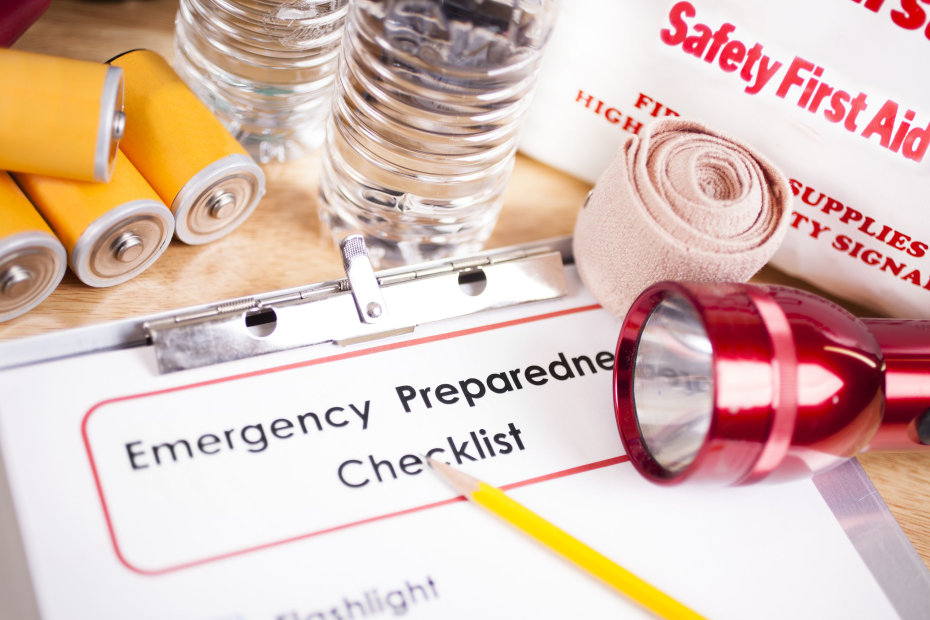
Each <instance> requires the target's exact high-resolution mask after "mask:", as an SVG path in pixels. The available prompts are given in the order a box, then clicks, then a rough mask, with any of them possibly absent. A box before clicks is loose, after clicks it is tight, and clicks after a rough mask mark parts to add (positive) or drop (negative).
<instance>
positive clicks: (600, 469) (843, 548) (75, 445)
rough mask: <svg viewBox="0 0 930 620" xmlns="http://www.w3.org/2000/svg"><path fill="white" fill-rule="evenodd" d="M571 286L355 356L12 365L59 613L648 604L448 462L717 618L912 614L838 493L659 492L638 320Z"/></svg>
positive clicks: (13, 466) (205, 614) (23, 467)
mask: <svg viewBox="0 0 930 620" xmlns="http://www.w3.org/2000/svg"><path fill="white" fill-rule="evenodd" d="M572 286H573V293H572V294H571V295H570V297H569V298H567V299H563V300H560V301H557V302H546V303H539V304H532V305H527V306H523V307H519V308H511V309H505V310H500V311H494V312H491V313H485V314H482V315H477V316H473V317H470V318H467V319H461V320H457V321H455V322H447V323H443V324H436V325H432V326H427V327H426V328H421V329H418V331H417V333H416V334H415V335H413V336H411V337H408V338H405V339H394V340H391V341H386V342H379V343H376V344H371V343H369V344H368V345H359V346H356V347H353V348H348V349H343V348H339V347H336V346H322V347H315V348H310V349H305V350H298V351H291V352H288V353H284V354H276V355H271V356H265V357H261V358H254V359H251V360H244V361H241V362H235V363H230V364H223V365H218V366H213V367H209V368H204V369H199V370H194V371H187V372H181V373H175V374H171V375H166V376H159V375H158V374H157V373H156V371H155V366H154V358H153V355H152V352H151V351H150V350H148V349H144V348H138V349H129V350H121V351H112V352H107V353H101V354H95V355H87V356H80V357H75V358H71V359H66V360H61V361H57V362H49V363H45V364H40V365H33V366H28V367H24V368H19V369H14V370H10V371H5V372H0V454H2V457H3V460H4V464H5V468H6V471H7V475H8V478H9V482H10V487H11V494H12V497H13V500H14V502H15V510H16V514H17V517H18V520H19V527H20V530H21V534H22V538H23V542H24V545H25V550H26V555H27V558H28V569H29V571H30V574H31V578H32V583H33V586H34V588H35V595H36V598H37V600H38V605H39V608H40V610H41V612H42V615H43V616H44V617H47V618H127V617H132V618H198V619H226V618H230V619H231V618H268V619H280V620H322V619H333V620H336V619H342V618H345V619H349V618H351V619H353V620H357V619H360V618H364V619H366V620H367V619H377V618H391V617H395V616H409V617H419V618H476V617H488V618H497V617H506V616H517V617H533V618H565V617H573V618H574V617H594V618H599V617H605V618H606V617H610V618H635V617H640V616H642V615H643V612H642V611H641V610H640V609H639V608H638V607H636V606H635V605H633V604H631V603H630V602H629V601H627V600H625V599H624V598H623V597H622V596H620V595H618V594H617V593H616V592H614V591H613V590H610V589H608V588H607V587H604V586H602V585H601V584H600V583H598V582H596V581H595V580H593V579H592V578H591V577H589V576H588V575H587V574H585V573H583V572H581V571H579V570H578V569H576V568H575V567H574V566H571V565H569V564H567V563H566V562H564V561H563V560H562V559H561V558H558V557H556V556H554V555H553V554H551V553H550V552H549V551H547V550H546V549H544V548H541V547H540V546H538V545H537V544H536V543H534V542H532V541H530V540H528V539H526V538H525V537H524V536H523V535H522V534H520V533H519V532H517V531H515V530H514V529H512V528H511V527H510V526H508V525H506V524H503V523H501V522H499V521H498V520H497V519H496V518H494V517H493V516H491V515H489V514H487V513H485V512H484V511H482V510H481V509H479V508H477V507H475V506H472V505H469V504H467V503H465V502H464V501H457V500H456V499H455V498H454V497H453V494H452V493H451V492H450V490H449V489H448V488H447V487H446V486H444V485H443V484H442V483H441V482H440V481H439V480H438V479H436V478H435V477H434V476H433V475H432V474H431V473H430V472H428V471H422V467H421V466H419V465H418V464H417V463H416V459H417V455H419V454H424V453H426V452H428V451H430V450H431V449H434V448H442V449H443V450H444V452H434V453H433V455H434V456H437V457H439V458H444V459H445V460H447V461H449V462H451V463H452V464H454V465H456V466H457V467H461V468H462V469H463V470H464V471H467V472H469V473H471V474H473V475H475V476H478V477H480V478H483V479H484V480H486V481H487V482H489V483H491V484H495V485H501V486H504V485H514V484H515V483H523V482H525V484H518V485H517V486H515V487H513V488H510V489H509V491H508V492H509V493H511V494H512V496H513V497H514V498H515V499H517V500H518V501H520V502H522V503H524V504H526V505H527V506H528V507H529V508H531V509H532V510H535V511H536V512H538V513H540V514H541V515H543V516H544V517H546V518H547V519H549V520H551V521H553V522H554V523H556V524H557V525H559V526H561V527H563V528H565V529H566V530H568V531H569V532H571V533H573V534H574V535H575V536H577V537H578V538H580V539H582V540H584V541H585V542H587V543H589V544H591V545H592V546H593V547H595V548H597V549H598V550H600V551H601V552H602V553H605V554H606V555H608V556H610V557H611V558H613V559H614V560H616V561H617V562H618V563H620V564H621V565H623V566H625V567H626V568H628V569H629V570H631V571H633V572H634V573H636V574H638V575H639V576H640V577H642V578H644V579H646V580H648V581H650V582H652V583H653V584H654V585H656V586H657V587H659V588H660V589H662V590H664V591H666V592H668V593H669V594H671V595H672V596H674V597H676V598H678V599H679V600H681V601H682V602H684V603H685V604H686V605H688V606H690V607H692V608H694V609H695V610H697V611H699V612H701V613H703V614H705V615H707V616H709V617H713V618H733V619H744V618H750V617H751V618H818V619H819V618H828V617H832V618H846V619H849V618H870V619H871V618H887V617H894V615H895V612H894V609H893V607H892V606H891V604H890V603H889V601H888V600H887V598H886V596H885V595H884V594H883V592H882V590H881V588H880V587H879V586H878V584H877V583H876V581H875V580H874V579H873V577H872V575H871V573H870V572H869V569H868V567H867V566H866V565H865V564H864V563H863V561H862V560H861V558H860V556H859V555H858V554H857V552H856V550H855V548H854V547H853V545H852V544H851V543H850V541H849V538H848V537H847V535H846V533H845V532H844V530H843V528H842V527H841V525H840V524H839V523H838V522H837V519H836V518H835V517H834V515H833V513H832V512H831V511H830V509H829V508H828V507H827V505H826V503H825V502H824V500H823V499H822V497H821V495H820V493H819V492H818V490H817V488H816V487H815V486H814V484H812V483H810V482H807V481H803V482H798V483H792V484H782V485H766V486H756V487H752V488H745V489H713V488H706V487H699V488H661V487H657V486H654V485H651V484H650V483H647V482H645V481H643V480H642V479H640V478H639V476H638V474H636V472H635V471H634V469H633V468H632V466H631V465H630V464H629V463H628V462H626V460H625V457H624V456H623V451H622V446H621V443H620V440H619V437H618V435H617V431H616V427H615V424H614V417H613V408H612V404H611V372H610V367H611V366H612V353H613V348H614V345H615V341H616V335H617V330H618V323H617V321H616V320H615V319H613V318H612V317H611V316H609V315H608V313H606V312H604V311H603V310H600V309H598V308H596V307H592V306H591V304H592V300H591V299H590V298H589V297H588V296H587V294H586V293H585V292H583V291H581V290H579V288H578V284H577V282H576V281H573V285H572ZM581 356H585V357H587V358H588V359H589V360H591V364H590V365H589V364H588V363H587V362H584V361H579V362H578V364H579V365H580V366H576V365H575V363H574V362H573V361H572V360H573V359H574V358H579V357H581ZM563 359H564V360H565V364H563V363H562V360H563ZM533 366H538V367H539V368H540V369H542V370H541V371H538V370H534V369H532V368H531V367H533ZM579 367H580V368H581V369H583V371H584V372H583V373H582V372H581V371H580V370H579ZM527 369H530V370H529V371H528V370H527ZM543 379H545V382H543ZM534 382H535V384H534ZM479 385H480V386H481V387H483V388H484V394H483V395H482V396H480V397H477V396H476V395H477V394H478V393H479V392H480V391H481V389H480V388H479ZM442 386H448V387H442ZM408 388H409V389H408ZM427 389H429V391H428V392H425V390H427ZM421 390H423V392H421ZM466 392H467V393H469V394H471V395H472V396H470V397H469V396H466ZM411 394H413V395H415V396H411ZM424 394H426V396H427V397H428V398H429V405H427V402H426V400H425V399H424ZM402 396H404V397H405V398H406V401H405V398H402ZM443 401H444V402H443ZM405 402H406V408H409V409H410V411H409V412H408V411H406V410H405V409H406V408H405ZM353 407H354V409H353ZM310 413H312V414H315V416H316V418H314V416H312V415H308V414H310ZM316 419H319V426H318V425H317V423H316ZM262 437H264V440H262ZM182 440H183V441H182ZM184 442H186V444H185V443H184ZM476 443H477V444H478V445H479V446H481V450H480V451H479V450H478V449H477V448H476V445H475V444H476ZM167 444H173V449H174V453H173V455H172V452H171V449H169V447H167ZM188 447H189V448H190V450H188ZM492 453H493V455H492ZM471 459H474V460H471ZM381 462H389V463H390V464H391V468H393V472H394V474H393V475H392V473H391V471H390V469H391V468H389V467H388V466H387V465H385V464H381V465H379V466H377V469H376V468H375V466H374V465H373V463H381ZM340 468H341V469H340ZM340 471H341V477H340ZM379 474H380V476H381V478H382V480H380V481H379V480H378V475H379ZM353 485H354V486H353ZM0 502H2V499H0ZM0 510H9V506H3V505H0ZM5 561H6V562H8V563H9V562H12V561H13V560H12V559H10V558H7V559H6V560H5ZM6 568H7V569H9V568H10V567H9V566H7V567H6ZM14 569H15V567H14ZM20 570H25V567H21V568H20ZM26 595H27V593H23V596H26ZM645 617H648V616H645Z"/></svg>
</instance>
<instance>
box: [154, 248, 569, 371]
mask: <svg viewBox="0 0 930 620" xmlns="http://www.w3.org/2000/svg"><path fill="white" fill-rule="evenodd" d="M353 260H357V257H355V258H353ZM397 275H398V274H388V275H387V276H386V277H384V278H379V279H378V283H377V285H376V284H375V282H370V283H369V282H368V280H366V279H364V278H362V279H358V278H354V281H351V280H353V277H352V274H350V280H344V281H340V282H339V283H338V285H330V286H328V287H324V288H315V289H313V290H311V291H308V292H307V295H306V296H304V295H303V294H301V295H298V296H294V295H293V294H291V295H289V296H287V298H274V297H270V298H262V299H261V300H259V299H255V298H247V299H245V300H240V302H233V303H231V304H226V305H224V306H222V307H219V306H217V307H214V308H213V309H207V310H199V311H198V312H195V313H192V314H187V315H178V316H173V317H170V318H167V319H160V320H155V321H148V322H146V323H145V324H144V326H143V327H144V329H145V332H146V334H147V336H148V338H149V340H150V341H151V343H152V345H153V346H154V349H155V355H156V359H157V361H158V368H159V371H160V372H162V373H167V372H174V371H178V370H185V369H189V368H198V367H201V366H208V365H211V364H216V363H220V362H227V361H232V360H237V359H243V358H246V357H252V356H254V355H263V354H267V353H274V352H277V351H284V350H288V349H294V348H297V347H303V346H310V345H317V344H323V343H335V344H346V343H350V342H359V341H365V340H373V339H378V338H386V337H390V336H392V335H396V334H398V333H403V332H409V331H411V330H413V329H414V328H415V327H416V326H417V325H421V324H424V323H432V322H434V321H441V320H444V319H449V318H454V317H459V316H465V315H468V314H473V313H477V312H483V311H485V310H489V309H493V308H503V307H507V306H513V305H517V304H523V303H527V302H532V301H541V300H545V299H554V298H556V297H561V296H563V295H565V294H566V293H567V291H568V288H567V284H566V279H565V269H564V266H563V264H562V254H561V253H559V252H557V251H549V252H532V253H520V254H518V255H513V256H512V257H509V258H508V259H507V260H503V259H500V260H497V261H493V262H492V261H491V260H489V259H488V258H487V257H480V258H476V259H474V260H467V261H457V262H456V261H452V262H451V263H450V264H449V265H446V266H444V267H440V266H436V265H431V266H428V267H427V268H426V269H423V270H415V271H413V272H410V273H406V274H404V275H405V277H404V278H403V279H400V278H398V277H397ZM350 281H351V282H350ZM359 282H361V283H363V284H366V285H367V284H370V285H371V286H369V287H368V288H373V289H374V291H372V290H366V291H363V292H362V294H360V295H357V294H356V293H357V291H355V290H354V289H353V285H356V284H358V283H359ZM375 292H377V297H378V299H379V300H380V301H379V303H380V305H381V307H382V308H389V309H390V313H389V314H386V315H385V316H382V317H380V318H379V319H378V320H377V321H365V320H364V319H363V318H362V317H360V310H359V309H358V306H357V305H358V303H362V304H363V307H366V306H367V303H368V301H367V300H370V299H374V294H375Z"/></svg>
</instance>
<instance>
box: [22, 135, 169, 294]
mask: <svg viewBox="0 0 930 620" xmlns="http://www.w3.org/2000/svg"><path fill="white" fill-rule="evenodd" d="M13 177H14V178H15V179H16V182H17V183H19V186H20V187H21V188H22V189H23V191H24V192H25V193H26V196H28V197H29V199H30V200H31V201H32V203H33V204H34V205H35V206H36V209H38V211H39V212H40V213H41V214H42V215H43V216H44V217H45V219H46V221H47V222H48V223H49V225H50V226H51V227H52V230H54V231H55V234H56V235H58V238H59V239H60V240H61V242H62V243H63V244H64V246H65V249H66V250H67V251H68V264H69V265H70V266H71V271H73V272H74V275H76V276H77V277H78V278H79V279H80V280H81V281H82V282H84V283H85V284H88V285H90V286H113V285H114V284H120V283H121V282H125V281H126V280H129V279H130V278H133V277H135V276H137V275H138V274H140V273H142V272H143V271H144V270H145V269H147V268H148V267H149V266H150V265H151V264H152V263H153V262H155V260H156V259H157V258H158V257H159V256H161V254H162V252H164V251H165V248H167V247H168V244H169V243H170V241H171V235H172V234H173V233H174V217H173V216H172V215H171V211H169V210H168V207H166V206H165V204H164V203H163V202H162V201H161V198H159V197H158V194H156V193H155V190H153V189H152V188H151V186H150V185H149V184H148V183H147V182H146V181H145V179H144V178H142V175H141V174H139V171H138V170H136V169H135V168H134V167H133V165H132V163H130V161H129V159H127V158H126V156H125V155H123V154H122V153H121V152H119V151H117V153H116V165H115V167H114V170H113V178H112V180H111V181H110V182H109V183H90V182H87V181H72V180H68V179H60V178H57V177H49V176H44V175H37V174H23V173H14V174H13Z"/></svg>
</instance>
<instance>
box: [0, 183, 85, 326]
mask: <svg viewBox="0 0 930 620" xmlns="http://www.w3.org/2000/svg"><path fill="white" fill-rule="evenodd" d="M67 263H68V256H67V255H66V254H65V248H64V246H63V245H62V244H61V241H59V240H58V238H57V237H55V235H54V234H53V233H52V230H51V229H50V228H49V227H48V224H46V223H45V220H43V219H42V216H41V215H39V214H38V213H37V212H36V210H35V207H33V206H32V203H31V202H29V199H28V198H26V196H25V194H23V192H22V190H20V189H19V187H17V185H16V183H14V182H13V179H12V178H10V175H9V173H7V172H3V171H0V321H8V320H9V319H12V318H15V317H17V316H19V315H21V314H25V313H26V312H28V311H29V310H32V309H33V308H35V307H36V306H37V305H39V304H40V303H42V301H43V300H44V299H45V298H46V297H48V296H49V295H51V294H52V291H54V290H55V287H56V286H58V283H59V282H61V278H62V277H64V275H65V267H66V265H67Z"/></svg>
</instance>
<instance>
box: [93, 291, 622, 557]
mask: <svg viewBox="0 0 930 620" xmlns="http://www.w3.org/2000/svg"><path fill="white" fill-rule="evenodd" d="M600 307H601V306H600V305H597V304H592V305H588V306H580V307H577V308H569V309H566V310H559V311H556V312H549V313H546V314H538V315H535V316H530V317H523V318H519V319H513V320H510V321H503V322H500V323H493V324H489V325H481V326H478V327H472V328H468V329H463V330H459V331H454V332H447V333H444V334H437V335H434V336H426V337H423V338H414V339H412V340H406V341H403V342H395V343H391V344H385V345H381V346H377V347H372V348H369V349H361V350H358V351H350V352H346V353H339V354H337V355H330V356H327V357H321V358H317V359H312V360H305V361H302V362H295V363H293V364H286V365H283V366H275V367H273V368H264V369H262V370H256V371H252V372H246V373H241V374H238V375H231V376H228V377H220V378H216V379H211V380H208V381H201V382H198V383H190V384H187V385H180V386H174V387H170V388H165V389H161V390H155V391H152V392H144V393H141V394H132V395H129V396H120V397H116V398H110V399H107V400H104V401H100V402H99V403H97V404H96V405H94V406H93V407H91V408H90V409H88V410H87V413H86V414H84V419H83V421H82V422H81V435H82V436H83V440H84V448H85V450H86V451H87V459H88V461H89V463H90V468H91V472H92V473H93V476H94V484H95V486H96V488H97V494H98V496H99V497H100V505H101V508H102V509H103V515H104V519H105V520H106V524H107V530H108V531H109V535H110V541H111V542H112V543H113V550H114V552H115V553H116V557H117V558H118V559H119V561H120V562H121V563H122V564H123V565H124V566H125V567H126V568H128V569H129V570H131V571H133V572H135V573H138V574H140V575H164V574H166V573H171V572H175V571H179V570H183V569H186V568H192V567H194V566H200V565H202V564H207V563H209V562H215V561H217V560H223V559H227V558H231V557H235V556H239V555H243V554H246V553H251V552H253V551H260V550H262V549H269V548H271V547H277V546H279V545H283V544H287V543H291V542H295V541H298V540H304V539H307V538H312V537H314V536H319V535H321V534H328V533H330V532H336V531H338V530H343V529H347V528H351V527H355V526H358V525H364V524H366V523H373V522H375V521H380V520H383V519H390V518H393V517H399V516H401V515H406V514H411V513H414V512H419V511H421V510H428V509H430V508H438V507H439V506H445V505H447V504H452V503H455V502H461V501H465V498H464V497H462V496H458V497H452V498H449V499H445V500H441V501H438V502H433V503H430V504H424V505H422V506H415V507H413V508H407V509H404V510H399V511H396V512H390V513H386V514H383V515H377V516H374V517H368V518H366V519H361V520H359V521H352V522H350V523H344V524H342V525H335V526H332V527H328V528H325V529H322V530H317V531H314V532H308V533H305V534H300V535H298V536H291V537H288V538H285V539H282V540H277V541H273V542H269V543H263V544H261V545H256V546H253V547H246V548H244V549H238V550H236V551H230V552H229V553H222V554H219V555H214V556H210V557H208V558H204V559H201V560H193V561H190V562H184V563H181V564H177V565H174V566H169V567H167V568H161V569H154V570H147V569H142V568H138V567H136V566H133V565H132V564H130V563H129V561H128V560H127V559H126V558H125V557H124V556H123V553H122V551H121V550H120V546H119V542H118V541H117V537H116V529H115V527H114V525H113V521H112V519H111V517H110V511H109V508H108V507H107V501H106V497H105V496H104V493H103V485H102V483H101V481H100V474H99V472H98V471H97V463H96V462H95V461H94V455H93V451H92V450H91V447H90V438H89V437H88V435H87V424H88V421H89V420H90V416H91V415H92V414H93V413H94V412H95V411H97V410H98V409H100V408H101V407H104V406H105V405H110V404H113V403H118V402H124V401H128V400H136V399H139V398H146V397H149V396H157V395H160V394H167V393H171V392H179V391H182V390H189V389H193V388H198V387H204V386H207V385H214V384H218V383H225V382H227V381H234V380H238V379H246V378H249V377H255V376H259V375H266V374H271V373H275V372H281V371H285V370H293V369H295V368H305V367H308V366H315V365H317V364H324V363H329V362H336V361H340V360H345V359H351V358H354V357H361V356H363V355H372V354H375V353H381V352H384V351H392V350H395V349H403V348H407V347H412V346H416V345H420V344H426V343H430V342H437V341H440V340H449V339H451V338H459V337H462V336H468V335H471V334H477V333H481V332H486V331H492V330H497V329H503V328H505V327H512V326H515V325H522V324H525V323H532V322H536V321H543V320H546V319H551V318H557V317H561V316H566V315H570V314H578V313H581V312H589V311H591V310H597V309H599V308H600ZM627 461H629V457H627V456H626V455H623V456H617V457H613V458H610V459H606V460H602V461H597V462H594V463H588V464H585V465H580V466H578V467H572V468H569V469H564V470H561V471H557V472H553V473H550V474H544V475H542V476H537V477H535V478H529V479H527V480H521V481H518V482H512V483H510V484H506V485H503V486H502V487H501V488H502V489H504V490H508V489H514V488H518V487H522V486H528V485H532V484H537V483H539V482H545V481H547V480H554V479H556V478H562V477H565V476H572V475H575V474H579V473H583V472H586V471H591V470H595V469H600V468H602V467H608V466H611V465H616V464H619V463H625V462H627Z"/></svg>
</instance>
